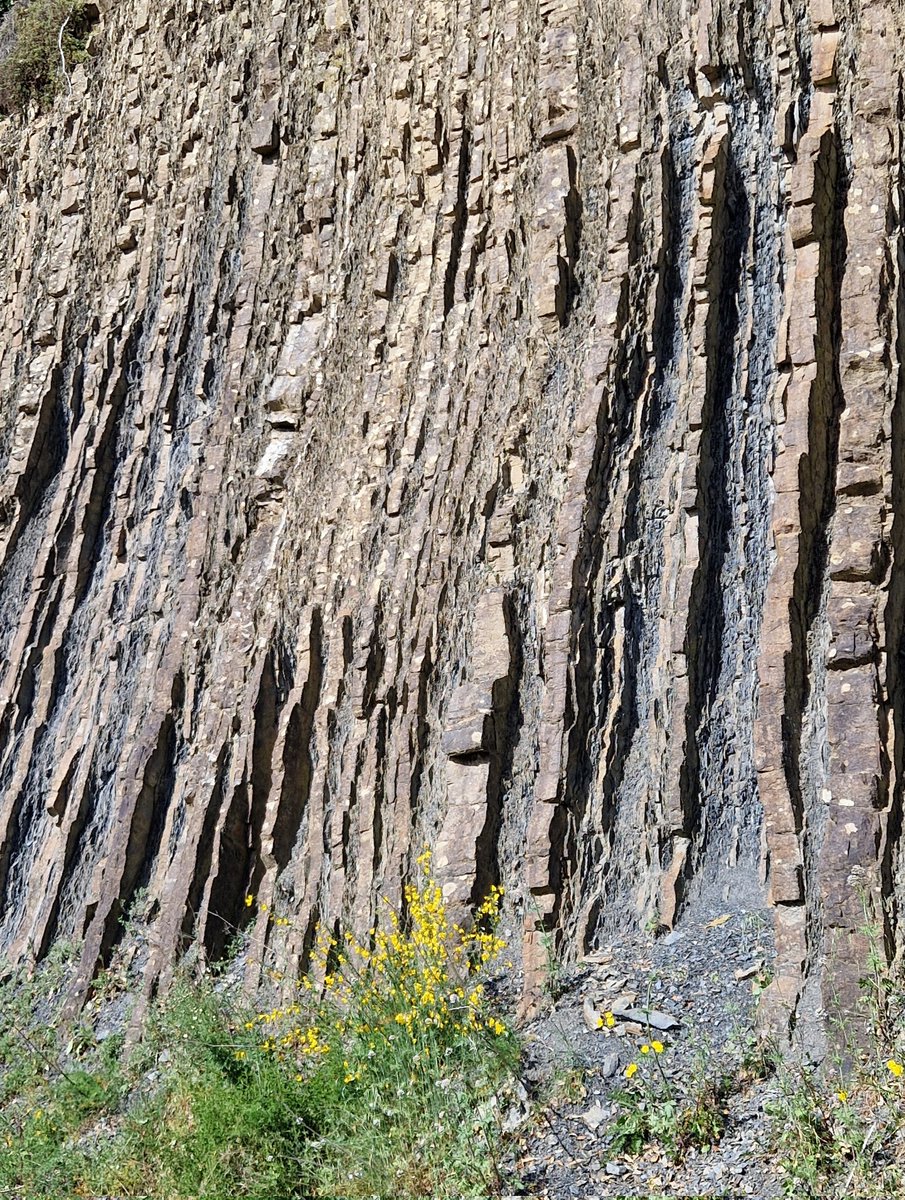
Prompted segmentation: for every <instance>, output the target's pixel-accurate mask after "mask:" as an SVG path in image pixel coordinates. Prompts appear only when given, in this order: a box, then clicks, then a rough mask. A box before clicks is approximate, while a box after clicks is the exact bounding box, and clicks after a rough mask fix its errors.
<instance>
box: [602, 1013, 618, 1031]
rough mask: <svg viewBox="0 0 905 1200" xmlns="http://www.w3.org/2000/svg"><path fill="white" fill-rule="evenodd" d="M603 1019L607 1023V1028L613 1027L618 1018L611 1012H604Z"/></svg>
mask: <svg viewBox="0 0 905 1200" xmlns="http://www.w3.org/2000/svg"><path fill="white" fill-rule="evenodd" d="M603 1020H604V1023H605V1024H606V1027H607V1029H612V1028H613V1026H614V1025H615V1024H616V1018H615V1016H614V1015H613V1014H612V1013H611V1012H608V1013H604V1014H603Z"/></svg>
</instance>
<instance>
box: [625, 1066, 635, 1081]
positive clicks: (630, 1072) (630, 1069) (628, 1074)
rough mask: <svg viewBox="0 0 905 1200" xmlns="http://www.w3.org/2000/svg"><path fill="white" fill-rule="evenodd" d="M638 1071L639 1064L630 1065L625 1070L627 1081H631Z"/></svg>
mask: <svg viewBox="0 0 905 1200" xmlns="http://www.w3.org/2000/svg"><path fill="white" fill-rule="evenodd" d="M637 1070H638V1064H637V1063H629V1065H628V1066H627V1067H626V1068H625V1077H626V1079H631V1077H632V1076H633V1075H634V1074H635V1073H636V1072H637Z"/></svg>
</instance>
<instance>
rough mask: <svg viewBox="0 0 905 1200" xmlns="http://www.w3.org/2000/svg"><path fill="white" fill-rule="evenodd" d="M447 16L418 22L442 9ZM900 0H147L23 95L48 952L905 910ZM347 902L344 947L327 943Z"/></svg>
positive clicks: (13, 177)
mask: <svg viewBox="0 0 905 1200" xmlns="http://www.w3.org/2000/svg"><path fill="white" fill-rule="evenodd" d="M412 9H414V11H412ZM898 20H899V16H898V15H897V10H896V11H894V10H893V7H892V6H891V5H887V4H885V3H883V2H881V0H874V2H870V0H864V2H863V3H862V4H861V5H860V6H859V8H858V10H857V15H856V14H855V9H854V8H853V7H852V6H851V5H850V4H848V3H847V2H844V0H813V3H811V4H807V3H806V2H805V0H789V2H786V0H776V2H775V3H772V4H769V3H760V2H759V0H746V2H745V3H744V4H743V5H741V9H740V10H739V6H738V5H737V4H734V3H732V4H730V3H723V2H721V0H701V2H700V3H693V4H691V5H689V6H687V7H684V8H683V7H682V6H680V5H678V4H677V3H673V2H672V0H665V2H664V3H660V4H653V5H649V4H647V3H637V2H635V3H633V2H632V0H628V2H627V3H624V4H621V5H619V6H612V7H611V6H609V5H607V4H604V3H602V2H601V0H584V2H583V3H581V2H579V0H540V2H539V3H533V2H528V0H500V2H499V3H495V4H491V3H490V2H489V0H483V2H481V0H475V2H474V3H467V4H466V3H456V2H455V0H442V2H437V0H428V2H426V3H424V4H419V5H415V6H410V5H404V4H403V5H400V4H383V3H381V2H380V0H362V2H361V3H359V4H351V3H347V2H346V0H311V3H308V4H305V5H301V6H289V5H287V4H286V0H272V2H271V3H251V4H249V3H247V2H245V0H239V2H238V3H236V4H235V5H232V4H227V3H225V2H220V3H201V2H200V0H181V2H180V3H178V4H174V5H170V6H166V5H165V6H163V7H161V8H156V9H155V8H154V6H150V5H148V4H147V3H146V0H123V2H122V3H119V4H116V5H111V6H109V7H108V8H107V10H106V11H105V12H104V13H103V14H102V20H101V26H100V32H99V35H98V37H97V38H96V43H97V56H96V58H95V59H94V60H93V61H92V63H91V64H89V67H88V68H87V70H85V69H79V71H78V72H77V73H76V75H75V77H74V80H73V84H74V87H73V94H72V96H71V97H63V98H61V99H59V100H58V102H57V104H56V106H55V108H54V110H53V111H52V113H50V114H48V115H46V116H44V117H40V118H36V119H32V120H28V121H21V120H6V121H4V122H3V123H0V147H2V149H0V242H2V245H3V246H4V248H5V251H4V255H3V258H2V262H0V298H2V322H0V466H2V480H0V645H2V647H3V652H2V661H0V671H2V682H0V805H2V806H0V837H2V843H0V894H2V898H3V899H2V930H0V932H2V942H3V944H4V946H5V947H6V949H7V951H8V952H9V953H11V954H13V955H24V954H29V953H40V952H42V951H43V950H44V949H45V948H46V947H47V945H48V944H49V942H50V941H51V940H52V939H53V938H55V937H57V936H60V935H63V934H65V935H74V936H76V937H79V938H84V946H85V950H84V958H83V964H82V971H81V979H82V984H83V986H84V985H85V984H86V983H87V980H88V978H89V977H90V974H91V972H92V971H93V970H94V968H95V966H96V964H97V962H98V961H99V960H101V959H103V957H104V956H105V955H106V954H107V953H108V952H109V949H110V947H111V946H112V944H113V941H114V940H115V938H116V937H117V936H118V931H119V928H120V926H119V919H120V917H121V915H122V914H123V913H124V912H125V911H126V910H128V909H129V907H130V905H132V904H133V901H134V898H135V896H136V894H138V893H139V892H140V893H141V894H142V895H144V896H146V897H147V900H146V904H145V907H144V908H143V910H142V911H143V912H146V913H147V914H148V917H149V920H150V921H151V933H152V936H151V941H152V945H153V946H154V957H153V962H152V964H151V969H150V972H149V976H148V987H149V989H150V988H152V987H153V986H154V985H155V982H156V981H157V980H158V979H160V978H162V979H163V980H164V981H165V980H166V977H167V973H168V972H169V970H170V969H171V967H172V964H173V962H174V958H175V956H176V955H177V952H178V950H179V949H180V948H181V947H183V946H185V945H186V944H187V942H190V941H191V940H193V939H196V940H197V941H198V942H199V943H201V944H202V945H203V947H204V948H205V950H206V951H207V953H208V954H210V955H213V956H216V955H217V954H219V953H220V952H221V951H222V949H223V946H224V943H225V941H226V939H227V937H228V932H229V928H230V926H232V925H233V924H240V925H241V924H242V922H243V921H244V920H245V919H246V918H245V912H246V910H245V908H244V904H243V898H244V896H245V894H246V893H247V892H249V891H251V892H254V893H255V894H256V895H258V896H259V897H260V898H261V899H262V900H264V901H266V902H268V903H273V902H276V903H278V904H280V905H283V906H285V907H286V908H288V909H289V910H291V911H293V912H295V913H298V915H299V923H298V926H297V927H293V930H292V932H290V933H289V934H288V935H286V934H285V931H284V930H283V928H282V927H280V928H279V929H277V928H274V927H273V926H272V925H271V926H268V925H267V924H266V918H264V917H262V918H260V919H259V920H258V923H257V924H256V925H255V926H254V929H253V931H252V942H253V949H254V953H253V960H252V967H251V972H252V974H251V978H250V980H249V983H250V986H253V985H254V981H255V972H256V971H258V970H259V969H260V963H261V962H262V958H263V956H264V954H265V947H266V944H267V943H268V941H271V942H273V941H274V939H276V938H283V937H284V936H286V937H288V939H289V944H288V947H287V949H288V951H289V952H290V954H293V955H300V954H303V953H304V944H305V938H306V936H309V935H310V931H311V929H312V927H313V924H314V923H315V922H316V921H318V920H322V921H328V922H329V921H333V920H335V919H336V918H338V917H340V916H342V917H344V918H348V919H352V920H355V921H356V922H359V923H366V922H368V921H370V919H371V917H372V915H373V913H374V910H375V905H376V903H377V898H378V896H379V895H380V894H389V895H395V894H398V889H399V885H400V880H401V879H403V878H404V876H405V874H406V871H407V869H408V867H409V865H410V863H411V861H412V857H413V852H414V853H417V850H418V849H419V848H420V846H421V845H423V844H424V843H430V844H432V845H434V846H435V847H436V863H437V868H438V871H439V872H440V874H441V876H442V878H443V880H444V881H445V884H446V887H447V890H448V893H449V895H450V897H451V898H452V899H454V900H455V901H457V902H459V901H461V902H465V901H467V900H468V899H469V898H470V897H473V896H475V895H477V894H478V893H480V892H481V891H482V890H483V889H484V888H485V887H486V885H487V884H488V883H489V882H490V881H492V880H495V879H497V878H501V879H502V880H503V882H504V883H505V884H506V885H507V887H508V888H509V890H510V893H511V896H512V900H513V903H514V905H515V908H516V911H517V912H521V913H523V915H524V920H525V942H524V947H523V949H524V954H525V962H526V966H527V967H528V970H529V976H530V974H531V972H532V971H533V970H536V969H537V967H538V964H539V961H540V954H541V949H540V934H539V929H540V928H541V927H542V926H544V925H546V926H549V927H552V928H554V929H555V930H557V931H558V936H559V938H560V941H561V944H562V946H563V947H564V948H565V949H566V951H569V950H570V949H571V950H575V949H580V948H582V947H587V946H589V945H592V944H594V942H595V940H596V939H597V938H598V937H600V936H604V934H605V930H606V928H607V927H608V926H610V925H613V924H615V923H620V922H622V923H637V922H644V921H647V920H649V919H650V918H651V916H652V914H655V913H656V914H658V916H659V920H660V921H662V922H663V923H665V924H670V923H671V922H672V921H673V920H674V919H675V918H676V914H677V912H678V911H679V910H680V909H681V906H682V905H683V904H685V903H687V902H688V901H689V900H691V899H693V897H694V896H695V894H696V893H697V892H698V891H699V890H700V889H701V888H703V887H707V886H710V885H720V884H721V883H722V882H727V883H730V884H731V886H732V887H733V888H734V889H737V890H739V889H740V890H741V891H743V892H745V893H746V894H750V893H756V892H757V890H758V889H764V891H765V894H766V895H767V897H768V898H769V901H770V902H771V903H772V905H773V910H774V913H775V924H776V934H777V948H778V967H777V975H776V978H775V981H774V983H773V985H772V988H771V996H772V999H773V1001H774V1002H775V1003H774V1006H773V1010H774V1011H775V1012H778V1013H780V1014H782V1013H785V1014H786V1015H788V1014H789V1013H792V1014H793V1016H794V1013H795V1010H796V1007H797V1006H798V1005H799V1001H800V999H801V997H802V996H803V995H806V994H807V989H808V988H811V989H815V991H814V996H815V998H816V1000H817V1003H816V1004H810V1005H809V1006H808V1007H809V1009H810V1010H812V1011H813V1010H814V1008H815V1007H816V1008H818V1009H819V1007H820V1003H819V1002H820V993H819V989H820V988H821V987H823V988H824V990H825V996H824V999H826V998H828V997H829V996H830V995H831V994H832V993H833V992H834V991H835V990H836V989H837V988H841V989H842V990H843V991H844V990H845V988H846V987H848V986H849V985H850V984H851V983H852V981H853V980H854V978H855V975H856V974H857V965H856V960H857V958H858V955H859V953H860V949H859V944H858V936H859V935H858V934H857V932H856V931H857V929H858V928H859V926H860V924H861V900H860V899H859V893H860V892H861V891H862V890H863V889H864V888H866V889H867V890H868V892H869V893H871V894H872V895H873V897H874V899H875V901H876V900H878V899H879V898H881V897H882V898H883V900H884V901H885V903H886V905H887V909H886V932H887V937H888V941H889V947H890V950H891V951H892V950H893V949H894V946H895V942H896V931H897V911H898V910H897V903H898V900H899V898H900V897H901V893H902V884H901V868H900V860H899V851H900V835H901V815H902V784H903V779H905V761H903V754H905V750H903V747H905V727H903V726H905V680H903V675H902V651H901V647H902V637H903V615H905V614H903V609H905V586H903V581H905V576H903V571H902V565H903V555H905V542H903V537H905V534H903V521H905V495H903V480H905V460H903V454H905V442H903V437H905V431H903V416H902V394H901V392H902V385H901V379H900V365H899V359H900V340H901V338H902V336H903V330H905V321H903V316H902V305H903V297H905V292H903V290H902V280H901V271H902V265H903V256H905V243H903V239H902V231H901V219H900V214H901V207H902V179H901V171H902V162H903V156H902V142H901V133H902V126H901V121H900V113H901V107H902V95H901V87H900V71H901V46H902V29H901V28H900V27H899V25H898V24H897V22H898ZM306 930H307V931H308V933H307V934H306Z"/></svg>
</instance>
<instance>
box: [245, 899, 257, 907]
mask: <svg viewBox="0 0 905 1200" xmlns="http://www.w3.org/2000/svg"><path fill="white" fill-rule="evenodd" d="M254 902H255V898H254V896H246V897H245V907H246V908H251V906H252V905H253V904H254Z"/></svg>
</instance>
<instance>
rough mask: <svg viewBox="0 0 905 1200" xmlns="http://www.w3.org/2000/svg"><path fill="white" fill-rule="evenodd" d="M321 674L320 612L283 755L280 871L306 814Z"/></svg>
mask: <svg viewBox="0 0 905 1200" xmlns="http://www.w3.org/2000/svg"><path fill="white" fill-rule="evenodd" d="M323 671H324V646H323V621H322V618H321V613H320V609H314V611H313V612H312V614H311V629H310V633H309V635H308V678H307V679H306V680H305V685H304V687H303V688H302V695H301V699H300V700H299V702H298V704H296V705H295V706H294V707H293V709H292V712H291V713H290V715H289V721H288V724H287V728H286V738H285V748H284V751H283V786H282V790H281V792H280V799H279V804H278V806H277V814H276V819H275V820H274V825H273V834H272V838H273V857H274V860H275V862H276V866H277V870H278V871H281V870H282V869H283V867H285V866H286V864H287V863H288V862H289V859H290V858H291V857H292V851H293V849H294V848H295V845H296V842H297V840H298V836H299V831H300V829H301V826H302V821H303V819H304V817H305V815H306V813H307V811H308V803H309V800H310V797H311V779H312V774H313V765H314V764H313V760H312V740H311V739H312V735H313V731H314V718H315V714H316V712H317V708H318V705H319V703H320V698H321V687H322V686H323Z"/></svg>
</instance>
